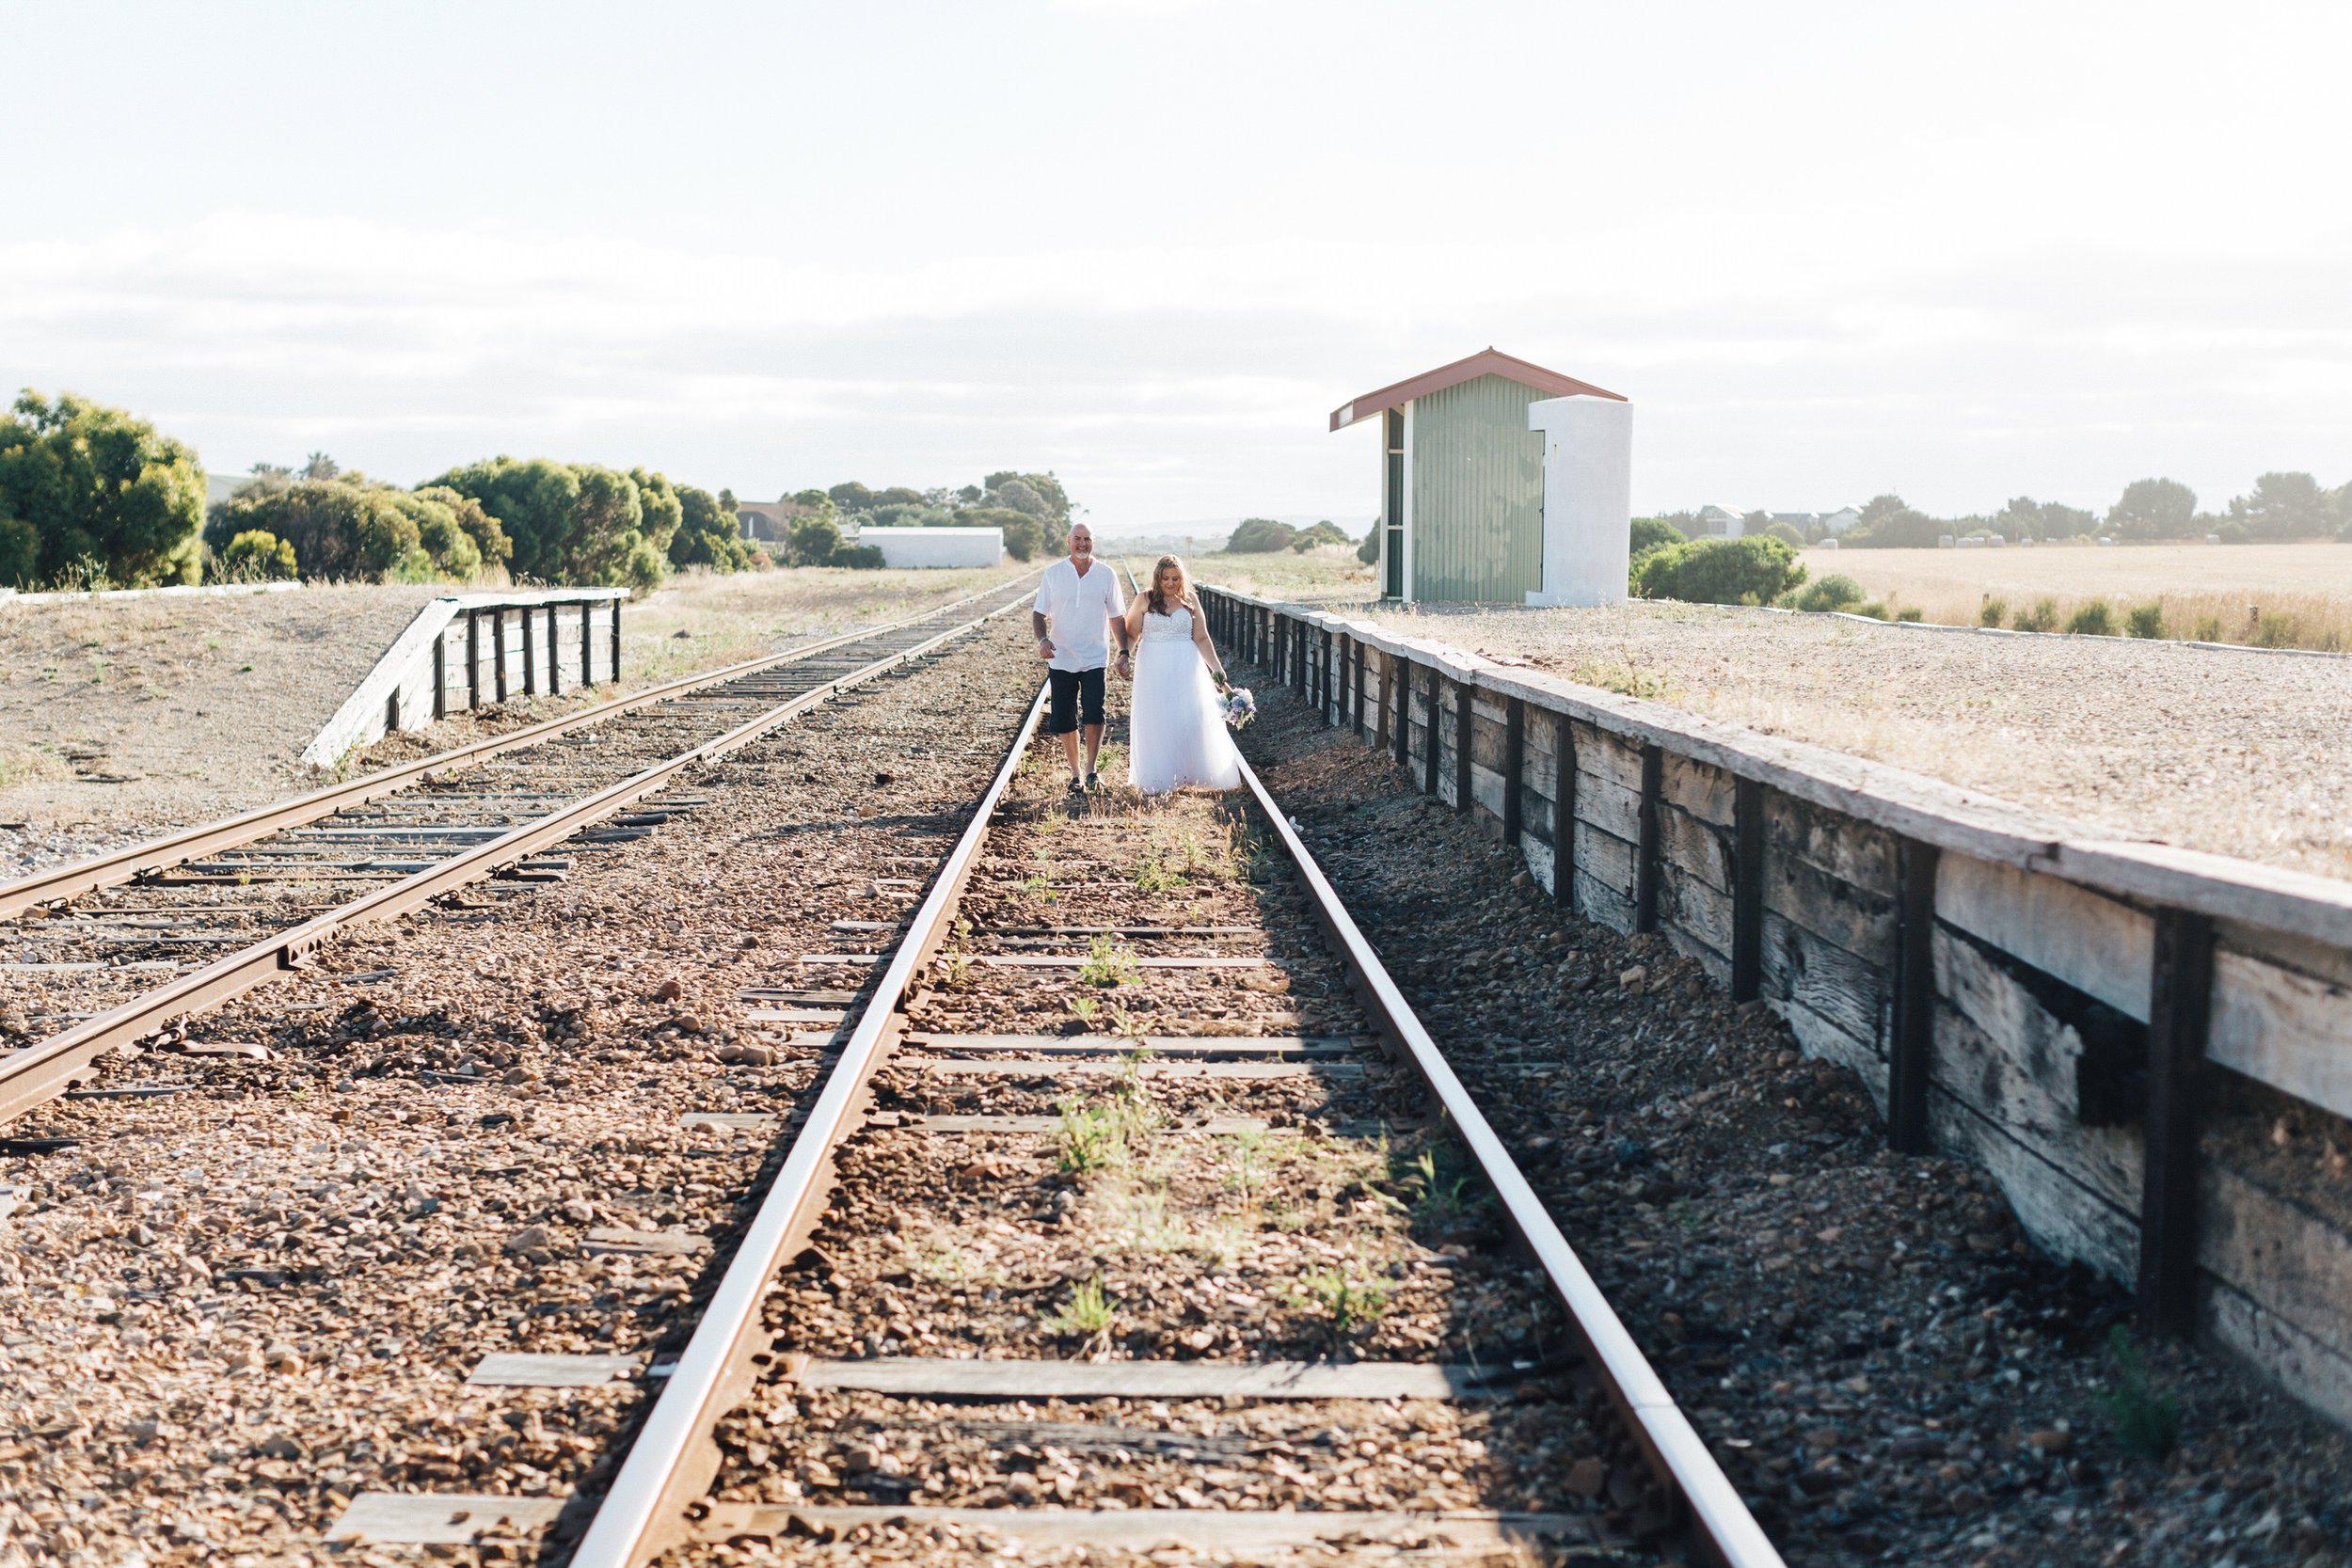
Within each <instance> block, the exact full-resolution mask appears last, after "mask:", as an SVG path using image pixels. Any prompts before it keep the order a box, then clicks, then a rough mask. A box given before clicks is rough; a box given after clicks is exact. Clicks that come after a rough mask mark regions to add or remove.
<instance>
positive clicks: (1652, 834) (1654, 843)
mask: <svg viewBox="0 0 2352 1568" xmlns="http://www.w3.org/2000/svg"><path fill="white" fill-rule="evenodd" d="M1665 782H1666V753H1665V751H1664V749H1663V748H1661V747H1660V746H1657V745H1655V744H1652V745H1647V746H1645V747H1643V748H1642V815H1641V819H1640V826H1639V827H1638V829H1637V830H1636V832H1639V833H1640V834H1641V842H1640V843H1639V844H1638V845H1636V846H1635V847H1634V851H1633V928H1634V929H1635V930H1636V931H1655V930H1656V929H1658V874H1659V871H1660V869H1661V865H1660V861H1661V855H1660V853H1659V847H1658V798H1659V796H1660V795H1661V793H1663V791H1664V788H1665Z"/></svg>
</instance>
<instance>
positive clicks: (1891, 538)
mask: <svg viewBox="0 0 2352 1568" xmlns="http://www.w3.org/2000/svg"><path fill="white" fill-rule="evenodd" d="M1942 532H1944V526H1943V525H1942V524H1941V523H1938V522H1937V521H1936V520H1935V519H1934V518H1932V517H1931V516H1929V515H1927V514H1926V513H1924V512H1921V511H1919V510H1917V509H1916V508H1915V507H1913V506H1911V505H1909V504H1908V503H1907V502H1905V501H1904V499H1902V497H1900V496H1897V495H1884V496H1873V497H1872V498H1871V499H1870V503H1869V504H1868V505H1867V506H1865V507H1864V508H1863V509H1862V520H1861V521H1860V522H1858V523H1856V524H1855V525H1854V526H1853V527H1852V528H1851V530H1849V531H1848V532H1847V534H1846V537H1845V539H1844V541H1843V543H1844V544H1845V545H1846V546H1848V547H1849V548H1852V549H1864V550H1868V549H1880V550H1895V549H1900V550H1915V549H1930V548H1933V547H1934V545H1935V541H1936V538H1937V536H1938V535H1939V534H1941V533H1942Z"/></svg>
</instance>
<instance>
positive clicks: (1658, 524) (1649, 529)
mask: <svg viewBox="0 0 2352 1568" xmlns="http://www.w3.org/2000/svg"><path fill="white" fill-rule="evenodd" d="M1373 526H1374V527H1375V528H1377V527H1379V525H1378V524H1377V523H1375V524H1374V525H1373ZM1683 543H1686V541H1685V539H1684V537H1683V533H1682V531H1681V530H1680V529H1678V528H1677V527H1675V526H1674V524H1672V523H1670V522H1668V521H1666V519H1665V518H1663V517H1636V518H1634V519H1633V549H1632V553H1633V554H1635V555H1640V554H1641V553H1642V552H1643V551H1644V550H1646V549H1651V548H1654V547H1655V546H1660V545H1680V544H1683Z"/></svg>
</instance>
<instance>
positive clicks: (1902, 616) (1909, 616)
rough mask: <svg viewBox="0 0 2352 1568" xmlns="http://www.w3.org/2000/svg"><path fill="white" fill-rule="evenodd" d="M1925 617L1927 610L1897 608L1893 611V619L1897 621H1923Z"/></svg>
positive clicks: (1926, 616)
mask: <svg viewBox="0 0 2352 1568" xmlns="http://www.w3.org/2000/svg"><path fill="white" fill-rule="evenodd" d="M1927 618H1928V612H1927V611H1926V610H1897V611H1895V619H1896V620H1898V621H1924V620H1926V619H1927Z"/></svg>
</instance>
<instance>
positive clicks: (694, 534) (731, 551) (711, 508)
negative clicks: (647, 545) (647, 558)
mask: <svg viewBox="0 0 2352 1568" xmlns="http://www.w3.org/2000/svg"><path fill="white" fill-rule="evenodd" d="M677 501H678V526H677V531H675V532H674V533H672V534H671V535H670V564H671V565H673V566H707V567H709V568H710V569H711V570H712V571H714V572H740V571H745V570H747V569H749V568H750V566H751V564H752V552H751V549H750V547H749V546H746V545H745V543H744V542H743V525H742V524H741V523H740V522H739V521H738V520H737V519H736V515H735V508H734V507H733V506H732V505H728V504H726V498H723V497H719V496H714V495H712V494H711V493H710V492H709V491H707V490H704V489H698V488H697V487H695V486H694V485H691V484H681V485H679V486H677Z"/></svg>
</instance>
